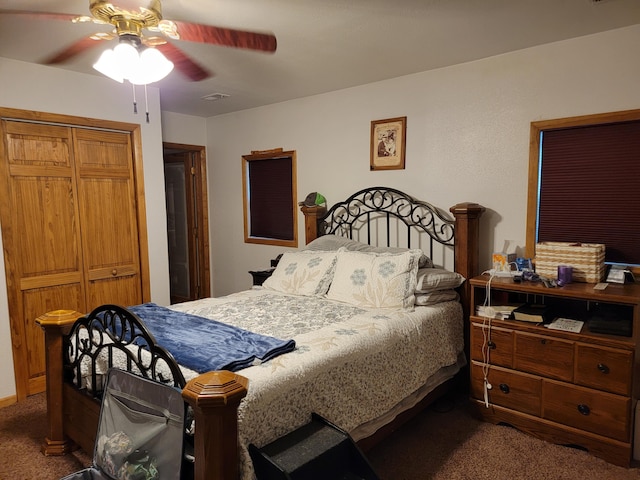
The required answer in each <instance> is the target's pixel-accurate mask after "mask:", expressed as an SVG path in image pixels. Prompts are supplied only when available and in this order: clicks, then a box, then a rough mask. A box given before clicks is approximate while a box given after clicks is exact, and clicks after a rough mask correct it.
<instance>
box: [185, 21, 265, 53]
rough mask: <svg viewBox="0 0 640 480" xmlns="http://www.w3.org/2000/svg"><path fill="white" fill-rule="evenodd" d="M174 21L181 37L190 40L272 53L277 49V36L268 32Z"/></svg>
mask: <svg viewBox="0 0 640 480" xmlns="http://www.w3.org/2000/svg"><path fill="white" fill-rule="evenodd" d="M173 23H175V25H176V27H177V29H178V34H179V35H180V39H181V40H186V41H188V42H199V43H210V44H213V45H224V46H227V47H236V48H247V49H249V50H260V51H263V52H270V53H272V52H275V51H276V46H277V41H276V37H275V36H274V35H271V34H268V33H256V32H245V31H243V30H233V29H231V28H222V27H213V26H211V25H201V24H198V23H187V22H177V21H173Z"/></svg>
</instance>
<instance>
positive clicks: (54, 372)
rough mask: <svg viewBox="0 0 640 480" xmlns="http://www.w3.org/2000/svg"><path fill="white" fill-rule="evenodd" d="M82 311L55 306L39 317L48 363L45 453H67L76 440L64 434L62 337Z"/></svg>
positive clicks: (43, 446) (38, 321)
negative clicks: (72, 440)
mask: <svg viewBox="0 0 640 480" xmlns="http://www.w3.org/2000/svg"><path fill="white" fill-rule="evenodd" d="M81 316H82V314H81V313H78V312H76V311H74V310H55V311H53V312H48V313H45V314H44V315H41V316H39V317H38V318H37V319H36V323H37V324H38V325H40V327H42V329H43V330H44V345H45V361H46V363H47V424H48V425H47V436H46V438H45V439H44V443H43V444H42V447H41V450H42V453H44V454H45V455H64V454H65V453H68V452H70V451H71V450H72V443H71V442H70V441H69V439H67V438H66V437H65V435H64V427H63V422H64V419H63V415H64V408H63V407H64V405H63V391H62V390H63V382H64V372H63V364H62V360H63V359H62V352H63V351H64V346H63V344H62V337H63V335H65V334H66V333H68V331H69V329H70V328H71V325H73V322H75V321H76V319H78V318H79V317H81Z"/></svg>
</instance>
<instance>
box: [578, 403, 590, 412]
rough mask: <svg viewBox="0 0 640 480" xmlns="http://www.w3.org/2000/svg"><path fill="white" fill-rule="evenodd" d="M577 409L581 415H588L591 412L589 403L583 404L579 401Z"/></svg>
mask: <svg viewBox="0 0 640 480" xmlns="http://www.w3.org/2000/svg"><path fill="white" fill-rule="evenodd" d="M578 411H579V412H580V413H581V414H582V415H589V414H590V413H591V409H590V408H589V405H585V404H584V403H581V404H580V405H578Z"/></svg>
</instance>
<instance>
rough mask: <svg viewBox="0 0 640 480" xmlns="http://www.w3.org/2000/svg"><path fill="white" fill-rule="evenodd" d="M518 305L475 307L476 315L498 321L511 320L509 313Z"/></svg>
mask: <svg viewBox="0 0 640 480" xmlns="http://www.w3.org/2000/svg"><path fill="white" fill-rule="evenodd" d="M519 306H520V305H477V306H476V315H478V316H479V317H491V318H497V319H500V320H506V319H508V318H511V313H512V312H513V311H514V310H515V309H516V308H518V307H519Z"/></svg>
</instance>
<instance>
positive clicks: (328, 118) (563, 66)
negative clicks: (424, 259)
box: [207, 25, 640, 295]
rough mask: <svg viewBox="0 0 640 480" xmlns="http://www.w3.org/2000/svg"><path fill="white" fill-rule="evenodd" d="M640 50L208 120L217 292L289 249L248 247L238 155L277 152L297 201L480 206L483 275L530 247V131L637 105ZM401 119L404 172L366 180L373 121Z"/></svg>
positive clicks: (387, 86)
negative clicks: (381, 193) (392, 199)
mask: <svg viewBox="0 0 640 480" xmlns="http://www.w3.org/2000/svg"><path fill="white" fill-rule="evenodd" d="M638 45H640V25H638V26H634V27H630V28H625V29H620V30H615V31H610V32H605V33H602V34H598V35H593V36H587V37H582V38H578V39H574V40H569V41H563V42H559V43H554V44H548V45H544V46H540V47H536V48H531V49H527V50H522V51H518V52H515V53H510V54H505V55H500V56H496V57H492V58H488V59H484V60H480V61H476V62H472V63H467V64H463V65H458V66H454V67H450V68H443V69H440V70H435V71H430V72H424V73H420V74H415V75H410V76H405V77H400V78H396V79H392V80H388V81H384V82H379V83H375V84H370V85H365V86H362V87H357V88H351V89H347V90H342V91H337V92H332V93H328V94H324V95H318V96H314V97H308V98H303V99H300V100H295V101H290V102H286V103H281V104H277V105H271V106H267V107H263V108H258V109H254V110H247V111H242V112H238V113H234V114H228V115H224V116H218V117H212V118H209V119H208V121H207V122H208V123H207V146H208V158H209V175H210V178H209V188H210V199H211V205H210V215H211V220H212V221H211V243H212V255H211V259H212V263H213V272H214V273H213V278H212V289H213V292H214V294H215V295H223V294H226V293H229V292H234V291H237V290H241V289H244V288H248V287H249V286H250V284H251V278H250V275H249V274H248V273H247V271H248V270H251V269H256V268H265V267H268V265H269V259H270V258H273V257H274V256H276V255H277V254H278V253H280V252H281V251H282V250H283V249H282V248H278V247H271V246H260V245H254V244H245V243H244V242H243V238H244V237H243V214H242V179H241V168H240V158H241V156H242V155H243V154H247V153H249V152H250V151H251V150H264V149H269V148H275V147H283V148H284V149H285V150H296V151H297V153H298V155H297V159H298V198H299V199H300V200H302V199H303V198H304V197H305V195H306V194H307V193H309V192H312V191H319V192H321V193H322V194H324V195H325V196H326V197H327V200H328V202H329V204H331V203H332V202H335V201H338V200H341V199H343V198H345V197H346V196H347V195H348V194H350V193H353V192H355V191H356V190H357V189H360V188H364V187H367V186H376V185H384V186H392V187H396V188H399V189H401V190H404V191H406V192H407V193H409V194H411V195H413V196H416V197H418V198H421V199H424V200H427V201H430V202H431V203H433V204H435V205H437V206H440V207H443V208H447V209H448V208H449V207H450V206H452V205H454V204H456V203H458V202H463V201H473V202H478V203H480V204H482V205H484V206H485V207H486V208H487V209H488V212H487V214H486V216H485V217H484V220H483V224H482V233H481V237H482V238H481V241H482V245H481V248H482V252H481V258H482V259H483V260H484V263H483V265H481V266H482V267H483V268H487V267H488V266H489V259H490V254H491V253H492V251H493V250H500V249H501V247H502V245H503V242H504V240H514V241H515V242H516V243H517V244H518V245H521V246H524V239H525V213H526V191H527V168H528V161H529V126H530V122H531V121H534V120H541V119H551V118H560V117H567V116H574V115H585V114H592V113H600V112H608V111H617V110H627V109H636V108H640V82H639V81H638V79H639V78H640V55H639V54H638ZM405 115H406V116H407V150H406V151H407V158H406V169H405V170H398V171H376V172H371V171H370V170H369V132H370V122H371V121H372V120H377V119H384V118H392V117H398V116H405ZM298 218H299V222H300V223H299V237H300V238H301V239H302V240H301V241H304V234H303V225H302V215H301V214H300V215H299V217H298Z"/></svg>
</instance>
